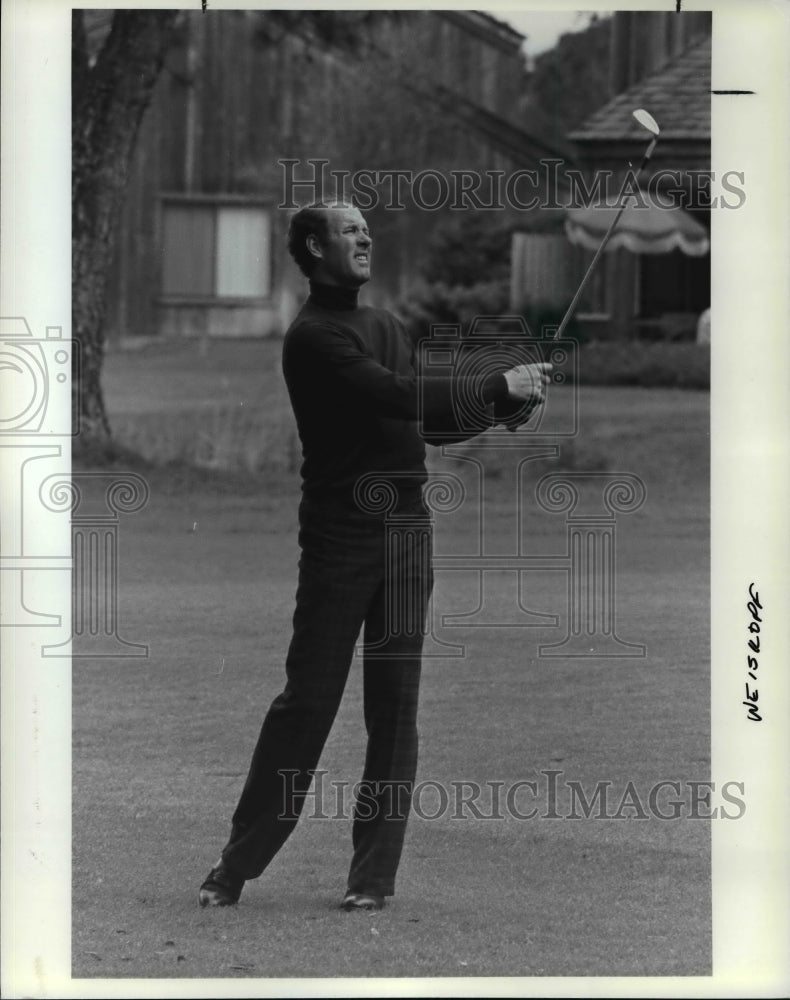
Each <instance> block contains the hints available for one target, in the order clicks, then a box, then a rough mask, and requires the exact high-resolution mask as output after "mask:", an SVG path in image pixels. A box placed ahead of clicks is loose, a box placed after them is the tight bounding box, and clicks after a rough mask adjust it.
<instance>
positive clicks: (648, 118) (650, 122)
mask: <svg viewBox="0 0 790 1000" xmlns="http://www.w3.org/2000/svg"><path fill="white" fill-rule="evenodd" d="M632 114H633V116H634V118H636V120H637V121H638V122H639V124H640V125H641V126H642V128H645V129H647V131H648V132H650V133H651V135H652V136H653V138H652V139H651V140H650V144H649V145H648V147H647V149H646V150H645V155H644V156H643V157H642V162H641V163H640V164H639V169H638V170H637V172H636V179H637V180H638V179H639V175H640V174H641V173H642V171H643V170H644V169H645V167H646V166H647V164H648V161H649V160H650V157H651V156H652V155H653V150H654V149H655V148H656V142H657V141H658V133H659V131H660V129H659V127H658V122H657V121H656V120H655V118H654V117H653V116H652V115H651V114H649V113H648V112H647V111H645V110H644V108H637V109H636V111H634V112H632ZM629 166H630V164H629ZM625 209H626V204H625V202H624V203H623V204H622V205H621V206H620V210H619V212H618V213H617V215H615V217H614V218H613V219H612V222H611V224H610V226H609V228H608V229H607V230H606V234H605V235H604V238H603V240H602V241H601V245H600V246H599V247H598V249H597V250H596V251H595V256H594V257H593V259H592V260H591V261H590V266H589V267H588V268H587V272H586V273H585V275H584V277H583V278H582V281H581V284H580V285H579V287H578V289H577V291H576V294H575V295H574V296H573V299H572V301H571V304H570V305H569V306H568V309H567V311H566V312H565V315H564V316H563V317H562V322H561V323H560V325H559V326H558V327H557V332H556V333H555V334H554V337H553V339H554V340H559V338H560V337H561V336H562V334H563V332H564V331H565V327H566V326H567V325H568V322H569V320H570V318H571V316H572V315H573V313H574V310H575V309H576V306H577V305H578V304H579V299H580V298H581V295H582V292H583V291H584V289H585V286H586V285H587V282H588V280H589V278H590V275H591V274H592V272H593V268H594V267H595V265H596V264H597V262H598V258H599V257H600V256H601V254H602V253H603V252H604V250H605V248H606V244H607V243H608V242H609V238H610V237H611V235H612V233H613V232H614V229H615V226H616V225H617V223H618V222H619V221H620V217H621V215H622V214H623V212H624V211H625Z"/></svg>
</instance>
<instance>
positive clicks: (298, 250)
mask: <svg viewBox="0 0 790 1000" xmlns="http://www.w3.org/2000/svg"><path fill="white" fill-rule="evenodd" d="M349 207H350V206H348V205H345V204H343V203H340V202H333V203H332V204H331V205H328V204H326V202H323V201H314V202H313V203H312V205H305V206H304V208H300V209H299V211H298V212H296V213H295V214H294V215H293V216H292V217H291V224H290V226H289V227H288V253H290V255H291V256H292V257H293V259H294V260H295V261H296V264H297V266H298V267H299V270H300V271H301V272H302V274H304V275H306V276H307V277H308V278H309V277H310V275H311V274H312V272H313V268H314V267H315V266H316V264H317V263H318V261H317V260H316V259H315V257H314V256H313V255H312V254H311V253H310V251H309V250H308V248H307V237H308V236H315V238H316V239H317V240H318V242H319V243H326V242H327V240H328V239H329V212H330V211H331V210H332V209H333V208H349Z"/></svg>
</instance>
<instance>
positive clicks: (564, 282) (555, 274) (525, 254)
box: [510, 233, 578, 333]
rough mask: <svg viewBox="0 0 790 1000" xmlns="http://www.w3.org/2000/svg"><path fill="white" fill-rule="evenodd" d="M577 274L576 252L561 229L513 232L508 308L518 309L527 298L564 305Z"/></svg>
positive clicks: (569, 297) (567, 300) (554, 304)
mask: <svg viewBox="0 0 790 1000" xmlns="http://www.w3.org/2000/svg"><path fill="white" fill-rule="evenodd" d="M577 278H578V267H577V265H576V255H575V254H574V249H573V247H572V246H571V245H570V243H569V242H568V240H567V237H566V236H565V235H564V234H563V233H514V234H513V242H512V250H511V271H510V308H511V309H514V310H517V309H520V308H521V307H522V306H523V305H524V304H525V303H526V302H530V303H532V304H538V303H540V304H542V305H551V306H557V307H562V306H566V305H568V304H569V303H570V300H571V299H572V298H573V294H574V292H575V290H576V285H577ZM533 332H534V333H537V331H533Z"/></svg>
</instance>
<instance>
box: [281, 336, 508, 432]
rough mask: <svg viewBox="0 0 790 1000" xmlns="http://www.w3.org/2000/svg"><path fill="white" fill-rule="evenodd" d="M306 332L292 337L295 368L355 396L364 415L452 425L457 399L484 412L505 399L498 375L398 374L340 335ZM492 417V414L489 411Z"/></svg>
mask: <svg viewBox="0 0 790 1000" xmlns="http://www.w3.org/2000/svg"><path fill="white" fill-rule="evenodd" d="M317 334H318V335H316V331H313V330H311V328H306V329H305V330H304V331H300V336H299V337H298V338H294V339H293V341H292V344H291V351H292V353H293V356H294V358H296V359H297V360H298V362H299V363H300V364H307V365H309V366H310V367H311V368H312V369H313V370H314V371H324V372H325V373H326V378H328V379H332V380H333V381H335V382H336V383H337V387H338V392H344V393H348V394H351V395H353V396H354V397H356V398H357V399H358V400H359V402H360V404H361V405H362V406H364V408H365V409H366V410H368V411H369V412H371V413H372V414H375V415H376V416H380V417H390V418H395V419H401V420H418V419H420V418H423V419H425V418H429V419H446V420H452V419H453V418H454V416H455V413H456V409H457V400H458V399H459V398H461V399H463V400H464V401H465V403H466V404H467V405H468V406H472V407H474V408H475V409H477V408H478V407H481V408H482V409H486V408H487V407H489V406H490V405H491V404H493V403H494V402H496V401H497V400H499V399H504V398H505V397H506V396H507V392H508V389H507V382H506V381H505V376H504V374H500V373H495V374H493V375H491V374H490V375H487V376H486V377H484V378H483V377H466V378H459V377H455V378H453V377H442V376H420V375H416V374H415V375H398V374H396V373H395V372H393V371H390V369H389V368H386V367H384V365H381V364H379V363H378V362H377V361H375V360H374V359H373V358H371V357H370V356H369V355H368V354H365V353H364V352H363V351H362V350H360V348H359V347H358V346H357V345H356V344H355V343H354V342H353V340H352V339H351V338H350V337H348V336H347V335H346V334H344V333H343V332H342V331H339V330H338V331H335V330H332V329H331V328H328V327H322V328H321V329H320V331H317ZM491 415H492V417H493V411H491Z"/></svg>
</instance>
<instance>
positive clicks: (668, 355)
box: [579, 340, 710, 389]
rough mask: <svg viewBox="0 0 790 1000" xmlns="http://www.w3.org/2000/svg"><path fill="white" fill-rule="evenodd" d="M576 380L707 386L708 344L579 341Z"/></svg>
mask: <svg viewBox="0 0 790 1000" xmlns="http://www.w3.org/2000/svg"><path fill="white" fill-rule="evenodd" d="M579 384H580V385H639V386H646V387H647V386H649V387H653V388H657V387H663V388H672V389H710V347H709V345H707V344H689V343H656V342H653V341H644V340H626V341H622V340H611V341H609V340H607V341H597V342H593V343H589V344H582V345H581V346H580V349H579Z"/></svg>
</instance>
